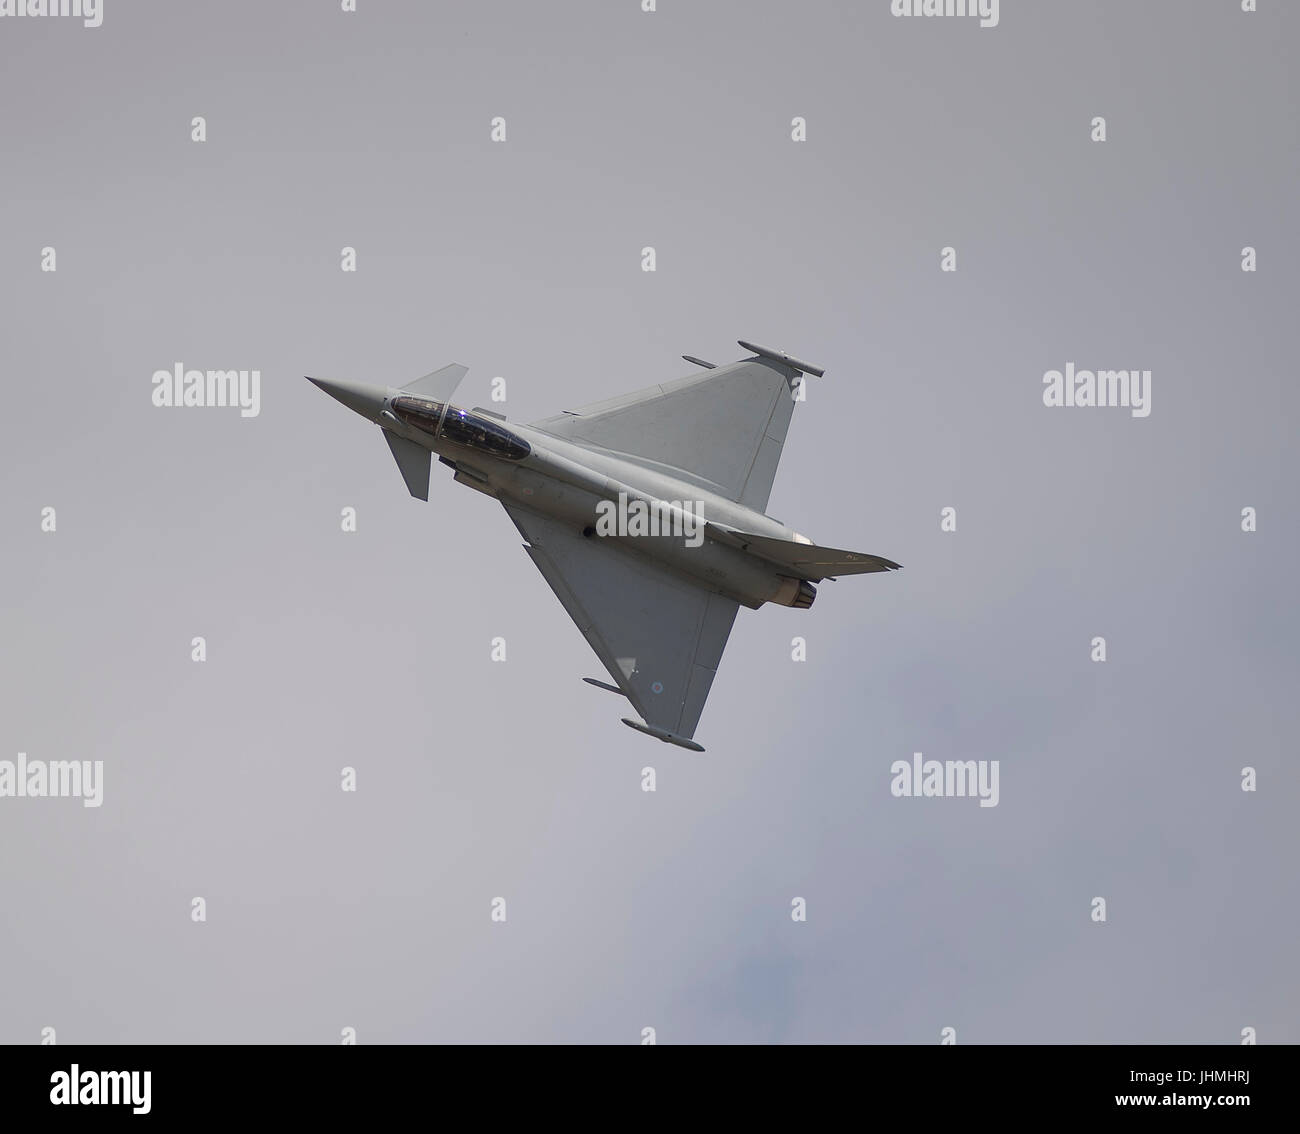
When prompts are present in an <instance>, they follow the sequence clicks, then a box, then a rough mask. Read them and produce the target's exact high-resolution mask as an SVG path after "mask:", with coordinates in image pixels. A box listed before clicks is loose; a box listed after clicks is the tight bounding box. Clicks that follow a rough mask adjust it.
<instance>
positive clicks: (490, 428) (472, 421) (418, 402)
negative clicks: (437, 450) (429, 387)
mask: <svg viewBox="0 0 1300 1134" xmlns="http://www.w3.org/2000/svg"><path fill="white" fill-rule="evenodd" d="M393 412H394V413H395V414H397V416H398V417H399V418H401V419H402V421H404V422H406V424H407V425H413V426H415V428H417V429H422V430H424V431H425V432H426V433H434V434H436V435H437V436H439V437H441V438H443V439H444V440H446V441H450V442H452V443H453V444H455V445H464V446H466V448H470V449H481V450H483V451H484V452H486V453H491V454H492V455H493V456H495V457H504V458H505V459H506V460H508V461H519V460H522V459H523V458H524V457H526V456H528V454H529V453H531V452H532V449H531V448H529V445H528V442H527V441H525V440H524V439H523V438H521V437H517V436H515V434H513V433H511V432H510V430H509V429H507V428H506V427H505V426H504V425H502V424H500V423H499V422H496V421H493V420H492V419H491V418H487V417H479V416H478V415H477V414H473V413H470V412H469V411H468V410H463V409H458V408H457V407H456V406H447V407H446V412H445V414H444V409H443V403H442V402H435V401H433V400H432V399H429V398H413V397H409V396H406V395H403V396H402V397H398V398H394V399H393ZM439 419H441V421H442V429H441V431H439V429H438V422H439Z"/></svg>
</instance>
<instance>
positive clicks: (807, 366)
mask: <svg viewBox="0 0 1300 1134" xmlns="http://www.w3.org/2000/svg"><path fill="white" fill-rule="evenodd" d="M736 342H737V344H738V345H739V346H742V347H744V349H745V350H752V351H753V352H754V353H755V354H756V355H759V356H760V357H761V358H770V359H771V360H772V361H773V362H783V363H785V365H786V366H793V367H794V368H795V369H796V370H800V371H802V372H803V373H804V374H811V375H812V376H813V377H814V378H820V377H822V376H823V375H824V374H825V373H826V371H825V370H823V369H822V368H821V367H820V366H813V365H812V363H809V362H800V361H799V359H797V358H794V357H792V356H791V355H788V354H786V353H785V351H783V350H773V349H772V348H771V347H765V346H759V345H758V344H757V343H747V342H745V340H744V339H737V340H736Z"/></svg>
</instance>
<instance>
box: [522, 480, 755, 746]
mask: <svg viewBox="0 0 1300 1134" xmlns="http://www.w3.org/2000/svg"><path fill="white" fill-rule="evenodd" d="M505 509H506V512H507V513H508V514H509V516H510V519H511V520H512V521H514V525H515V527H517V528H518V529H519V531H520V534H522V535H523V537H524V539H526V540H527V541H528V545H527V546H526V547H525V548H524V550H525V551H527V552H528V554H529V556H530V557H531V558H532V561H533V562H534V563H535V564H536V565H537V569H538V570H539V571H541V573H542V577H543V578H544V579H545V580H546V582H547V583H548V584H549V585H550V587H551V590H553V591H554V592H555V595H556V597H557V598H558V599H559V600H560V602H561V603H562V604H563V605H564V609H565V610H566V611H568V613H569V617H570V618H572V619H573V621H574V622H575V623H576V624H577V626H578V629H579V630H581V631H582V635H583V637H585V638H586V639H587V643H588V645H590V646H591V648H592V649H593V650H594V651H595V653H596V656H597V657H598V658H599V659H600V661H601V664H603V665H604V667H605V669H606V670H608V671H609V675H610V677H612V678H613V679H614V681H615V682H616V683H617V685H618V689H619V691H620V692H622V693H623V695H624V696H626V697H627V699H628V700H629V701H630V702H631V703H632V707H633V708H634V709H636V711H637V712H638V713H639V714H640V715H641V718H642V720H644V721H645V724H646V726H648V727H642V726H641V725H639V724H637V723H636V722H634V721H627V722H626V723H628V724H631V725H632V727H633V728H639V729H641V731H643V732H649V733H650V735H652V736H657V737H659V739H661V740H669V741H672V742H673V743H678V744H681V743H682V742H683V741H686V742H688V743H685V744H683V747H688V748H697V749H698V748H699V746H698V745H696V744H694V743H689V742H690V738H691V737H693V736H694V735H695V728H696V725H697V724H699V720H700V714H701V713H702V712H703V711H704V703H705V701H706V700H707V699H708V696H709V690H710V688H711V687H712V685H713V677H714V674H715V673H716V672H717V668H718V663H719V662H720V661H721V660H722V652H723V650H724V649H725V648H726V645H727V638H728V637H729V635H730V634H731V626H732V623H733V622H734V621H735V618H736V611H737V610H738V609H739V605H738V604H737V603H736V602H734V601H732V600H731V599H728V598H724V597H723V596H722V595H720V594H717V593H716V592H713V591H708V590H705V589H704V588H703V587H699V586H696V585H694V584H692V583H690V582H687V581H686V580H684V579H680V578H678V577H677V576H675V575H672V574H670V573H669V572H668V571H666V570H663V569H662V568H660V567H657V566H656V565H655V564H653V563H651V562H649V561H646V560H641V559H639V558H637V557H635V556H633V555H631V554H630V553H629V552H627V551H626V550H624V549H622V548H620V547H619V546H618V545H617V541H614V540H604V539H599V538H595V537H592V538H584V537H583V536H582V535H581V534H580V533H578V532H576V531H573V530H571V529H570V528H568V527H566V526H565V525H563V524H560V523H558V522H557V521H555V520H552V519H550V518H549V517H546V516H543V515H541V514H540V513H537V512H533V511H530V510H528V509H525V508H521V507H519V506H517V505H514V504H507V505H505Z"/></svg>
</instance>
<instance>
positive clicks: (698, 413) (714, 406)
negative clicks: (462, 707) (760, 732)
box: [308, 340, 899, 752]
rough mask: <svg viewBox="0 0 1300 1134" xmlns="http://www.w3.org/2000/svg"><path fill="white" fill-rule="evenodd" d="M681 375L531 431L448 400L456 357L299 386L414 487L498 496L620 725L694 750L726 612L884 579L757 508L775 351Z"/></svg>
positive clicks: (780, 368)
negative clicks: (377, 442) (400, 372)
mask: <svg viewBox="0 0 1300 1134" xmlns="http://www.w3.org/2000/svg"><path fill="white" fill-rule="evenodd" d="M740 346H741V347H742V348H743V349H744V350H746V351H749V352H750V355H751V357H747V358H743V359H741V360H740V361H739V362H733V363H730V364H728V365H725V366H715V365H714V364H713V363H710V362H705V361H704V360H703V359H699V358H693V357H691V356H690V355H682V357H683V358H684V359H685V360H686V361H687V362H689V363H691V364H692V365H693V366H697V367H700V369H699V370H696V371H695V372H694V373H691V374H688V375H687V376H686V377H684V378H678V379H676V380H674V381H670V382H664V383H662V384H661V385H658V386H650V387H648V388H646V389H644V390H637V391H636V392H635V393H631V394H624V395H623V396H621V397H617V398H611V399H609V400H608V401H602V402H594V403H592V404H591V405H586V406H582V407H580V408H579V409H575V410H566V411H564V412H563V413H561V414H558V415H556V416H555V417H548V418H545V419H544V420H542V421H535V422H533V423H531V424H529V425H518V424H507V423H506V419H505V418H504V417H503V416H502V415H501V414H499V413H495V412H493V411H492V410H487V409H482V408H480V407H477V406H476V407H474V408H473V409H468V410H466V409H461V408H460V407H458V406H454V405H452V404H451V397H452V395H453V394H454V393H455V391H456V388H457V387H458V386H459V385H460V382H461V380H462V379H463V378H464V377H465V374H466V368H465V367H464V366H461V365H459V364H456V363H453V364H452V365H450V366H446V367H443V369H441V370H436V371H434V372H433V373H432V374H426V375H425V376H424V377H423V378H417V379H416V380H415V381H414V382H409V383H407V384H406V385H405V386H402V387H400V388H397V389H395V388H393V387H389V386H379V385H371V384H367V383H362V382H349V381H328V380H326V379H322V378H308V381H309V382H313V383H315V384H316V385H317V386H319V387H320V388H321V389H322V390H324V391H325V392H326V393H327V394H329V395H330V396H331V397H334V398H336V399H337V400H338V401H340V402H342V403H343V404H344V405H345V406H347V407H348V409H350V410H354V411H355V412H356V413H359V414H360V415H361V416H362V417H364V418H365V419H366V420H367V421H372V422H375V423H376V424H378V425H379V427H380V428H381V429H382V430H383V434H384V440H385V441H387V442H388V447H389V449H391V450H392V453H393V458H394V459H395V460H396V461H397V467H398V469H399V470H400V472H401V474H402V479H403V480H405V482H406V487H407V489H409V490H410V493H411V495H412V496H414V497H416V498H417V499H420V500H428V498H429V471H430V468H431V466H432V457H433V455H434V454H437V457H438V461H439V463H441V464H443V465H447V466H448V467H449V468H451V469H452V471H453V473H454V474H455V475H454V476H453V477H452V479H453V480H455V481H456V482H457V483H458V484H463V485H465V486H466V487H467V488H472V489H474V490H475V491H477V492H482V493H483V494H484V495H486V496H491V497H493V498H494V499H496V500H499V501H500V502H501V504H502V505H503V506H504V508H505V510H506V514H507V515H508V516H509V517H510V519H511V520H512V521H513V522H514V525H515V527H517V528H518V529H519V532H520V534H521V535H522V536H523V537H524V539H525V540H526V541H527V542H526V543H525V545H524V550H525V551H526V552H527V553H528V555H529V556H530V557H531V558H532V561H533V563H535V564H536V565H537V569H538V570H539V571H541V573H542V576H543V578H545V580H546V582H547V583H548V584H550V587H551V589H552V590H553V591H554V592H555V595H556V597H557V598H558V599H559V600H560V602H561V603H562V604H563V605H564V609H565V610H566V611H568V613H569V616H570V617H571V618H572V619H573V621H574V622H576V623H577V625H578V629H579V630H581V631H582V634H583V636H584V637H585V638H586V639H587V643H588V644H589V645H590V646H591V648H592V649H593V650H594V651H595V653H596V656H597V657H598V658H599V659H600V662H601V664H602V665H603V666H604V667H605V669H606V670H607V671H608V673H609V676H610V677H611V678H612V679H613V684H612V685H611V684H610V683H609V682H605V681H600V680H597V679H596V678H594V677H586V678H583V680H584V681H586V682H588V683H589V684H591V685H594V686H597V687H598V688H601V689H606V690H609V691H610V692H611V693H617V694H619V695H621V696H623V697H626V698H627V700H628V701H629V702H630V703H631V705H632V708H633V709H635V710H636V713H637V714H638V716H639V718H640V719H639V720H638V719H633V718H630V717H624V718H622V719H623V723H624V724H625V725H628V726H630V727H631V728H634V729H637V730H639V731H640V732H643V733H646V734H648V735H649V736H653V737H657V738H658V739H659V740H662V741H666V742H667V743H670V744H677V745H680V746H681V747H682V748H689V749H692V750H693V751H696V752H703V751H704V748H703V746H702V745H700V744H698V743H697V742H696V741H695V740H694V739H693V738H694V736H695V729H696V726H697V725H698V724H699V720H700V714H701V713H702V712H703V711H704V702H705V700H706V699H707V698H708V695H709V689H710V688H711V687H712V685H713V677H714V674H715V673H716V672H717V668H718V663H719V662H720V661H721V660H722V651H723V650H724V649H725V647H726V644H727V638H728V636H729V635H730V634H731V627H732V623H733V622H734V621H735V618H736V612H737V610H738V609H739V608H740V607H742V606H746V607H749V608H751V609H754V610H757V609H758V608H759V607H760V606H762V605H763V604H764V603H769V602H771V603H779V604H781V605H783V606H792V607H799V608H803V609H807V608H808V607H810V606H812V604H813V600H814V599H815V598H816V597H817V590H816V588H815V587H814V586H813V584H814V583H818V582H820V581H821V580H822V579H827V578H829V579H834V578H836V577H837V576H840V575H862V574H867V573H870V572H874V571H894V570H897V569H898V566H899V565H898V564H897V563H893V562H891V561H890V560H888V559H881V558H880V557H879V556H875V555H864V554H860V553H858V552H853V551H839V550H837V549H835V548H831V547H818V546H817V545H816V544H814V543H813V542H812V541H811V540H809V539H808V538H807V537H806V536H802V535H800V534H799V533H798V532H796V531H794V530H793V529H791V528H788V527H786V526H785V525H784V524H782V523H781V522H779V521H778V520H774V519H772V518H771V517H770V516H767V515H766V514H765V513H764V509H765V508H766V507H767V501H768V497H769V496H770V495H771V491H772V481H773V479H774V478H775V476H776V467H777V463H778V462H779V461H780V459H781V449H782V446H783V445H784V444H785V437H786V431H787V429H788V428H789V425H790V417H791V415H792V413H793V412H794V406H795V402H796V401H797V400H799V399H800V394H801V391H802V383H803V382H804V380H805V379H804V376H805V375H809V374H811V375H813V376H815V377H821V376H822V374H823V373H824V371H822V370H821V369H819V368H818V367H816V366H811V365H809V364H808V363H806V362H800V361H799V360H798V359H797V358H791V357H790V356H789V355H788V354H786V353H784V352H783V351H778V350H771V349H769V348H767V347H761V346H756V345H754V344H753V343H747V342H745V341H744V340H740Z"/></svg>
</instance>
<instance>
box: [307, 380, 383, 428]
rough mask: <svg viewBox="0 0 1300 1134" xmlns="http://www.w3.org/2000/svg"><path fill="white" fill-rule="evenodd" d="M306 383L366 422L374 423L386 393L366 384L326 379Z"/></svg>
mask: <svg viewBox="0 0 1300 1134" xmlns="http://www.w3.org/2000/svg"><path fill="white" fill-rule="evenodd" d="M307 381H308V382H310V383H311V384H312V385H313V386H319V387H320V388H321V389H322V390H324V391H325V392H326V393H327V394H329V396H330V397H331V398H333V399H334V400H335V401H339V402H342V403H343V404H344V405H345V406H347V407H348V409H350V410H352V411H353V412H354V413H359V414H360V415H361V416H362V417H364V418H365V419H366V420H367V421H374V420H375V419H376V418H377V417H378V416H379V411H380V410H382V409H383V408H384V396H385V394H386V393H387V391H386V390H385V389H384V387H383V386H371V385H369V384H368V383H366V382H345V381H342V380H339V381H335V380H332V379H328V378H311V377H308V378H307Z"/></svg>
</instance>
